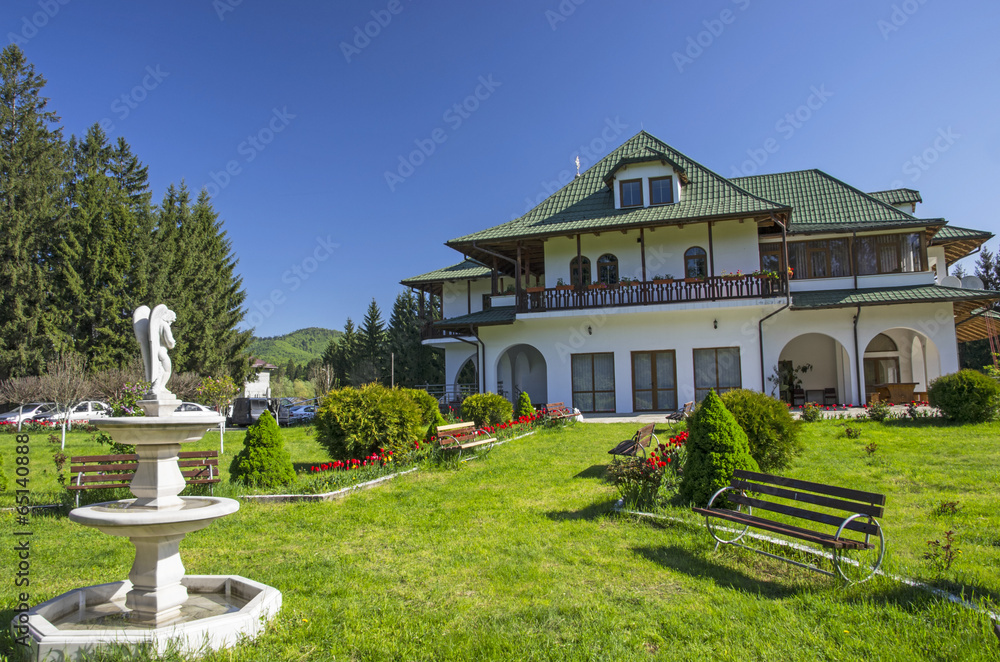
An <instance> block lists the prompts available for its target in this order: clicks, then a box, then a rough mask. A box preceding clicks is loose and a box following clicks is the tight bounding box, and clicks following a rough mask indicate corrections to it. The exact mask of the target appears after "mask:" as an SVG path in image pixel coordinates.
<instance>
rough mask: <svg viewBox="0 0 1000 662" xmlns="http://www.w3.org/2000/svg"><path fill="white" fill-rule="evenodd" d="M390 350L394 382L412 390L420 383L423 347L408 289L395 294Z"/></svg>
mask: <svg viewBox="0 0 1000 662" xmlns="http://www.w3.org/2000/svg"><path fill="white" fill-rule="evenodd" d="M388 339H389V340H388V349H389V352H390V353H391V354H392V356H393V357H394V361H393V363H394V366H395V370H394V374H395V383H396V384H397V385H399V386H405V387H412V386H414V385H416V383H417V381H416V380H417V376H418V374H419V373H420V361H421V359H422V358H423V356H422V355H423V352H422V351H421V349H422V348H423V347H422V345H421V344H420V322H419V319H418V318H417V307H416V302H415V301H414V299H413V295H412V294H411V293H410V291H409V290H407V291H406V292H403V293H400V294H397V295H396V301H395V302H394V303H393V305H392V314H391V315H390V316H389V332H388Z"/></svg>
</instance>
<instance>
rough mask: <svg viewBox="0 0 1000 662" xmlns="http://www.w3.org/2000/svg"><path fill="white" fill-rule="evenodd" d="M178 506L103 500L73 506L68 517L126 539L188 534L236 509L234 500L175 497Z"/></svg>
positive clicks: (133, 500) (237, 508)
mask: <svg viewBox="0 0 1000 662" xmlns="http://www.w3.org/2000/svg"><path fill="white" fill-rule="evenodd" d="M178 498H179V500H180V501H181V505H180V506H179V507H177V508H174V509H169V510H165V509H162V508H152V507H146V506H136V505H135V502H136V499H122V500H120V501H105V502H103V503H95V504H93V505H90V506H84V507H82V508H74V509H73V510H72V511H70V513H69V518H70V519H71V520H73V521H74V522H77V523H78V524H83V525H84V526H90V527H93V528H95V529H97V530H99V531H101V532H102V533H107V534H109V535H112V536H124V537H128V538H150V537H156V536H171V535H177V534H186V533H191V532H192V531H198V530H199V529H203V528H205V527H206V526H208V525H209V524H211V523H212V522H213V521H215V520H217V519H219V518H220V517H224V516H225V515H231V514H232V513H235V512H236V511H237V510H239V509H240V504H239V502H238V501H236V500H235V499H226V498H223V497H178Z"/></svg>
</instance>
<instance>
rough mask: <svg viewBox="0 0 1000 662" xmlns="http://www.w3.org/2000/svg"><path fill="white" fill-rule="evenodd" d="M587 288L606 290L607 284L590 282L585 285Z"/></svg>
mask: <svg viewBox="0 0 1000 662" xmlns="http://www.w3.org/2000/svg"><path fill="white" fill-rule="evenodd" d="M587 289H588V290H606V289H608V286H607V284H606V283H591V284H590V285H588V286H587Z"/></svg>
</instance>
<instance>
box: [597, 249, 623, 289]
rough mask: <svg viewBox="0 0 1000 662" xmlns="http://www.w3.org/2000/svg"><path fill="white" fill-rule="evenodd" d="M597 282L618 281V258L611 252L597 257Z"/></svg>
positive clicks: (613, 283) (611, 283) (611, 282)
mask: <svg viewBox="0 0 1000 662" xmlns="http://www.w3.org/2000/svg"><path fill="white" fill-rule="evenodd" d="M597 282H599V283H604V284H605V285H616V284H617V283H618V258H617V257H615V256H614V255H612V254H611V253H605V254H604V255H602V256H601V257H599V258H597Z"/></svg>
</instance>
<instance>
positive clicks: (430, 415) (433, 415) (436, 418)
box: [399, 388, 444, 427]
mask: <svg viewBox="0 0 1000 662" xmlns="http://www.w3.org/2000/svg"><path fill="white" fill-rule="evenodd" d="M399 390H401V391H402V392H403V393H406V394H407V395H408V396H410V397H411V398H413V401H414V402H416V403H417V406H418V407H420V421H421V422H422V423H423V424H424V425H431V426H435V427H436V426H438V425H441V424H442V423H444V416H442V415H441V407H440V405H438V401H437V398H435V397H434V396H433V395H431V394H430V393H428V392H427V391H424V390H423V389H419V388H401V389H399Z"/></svg>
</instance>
